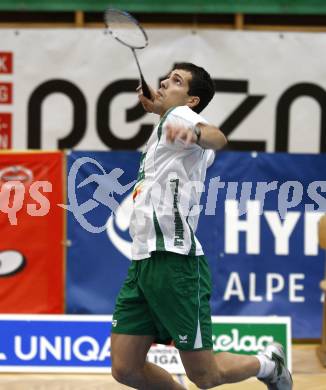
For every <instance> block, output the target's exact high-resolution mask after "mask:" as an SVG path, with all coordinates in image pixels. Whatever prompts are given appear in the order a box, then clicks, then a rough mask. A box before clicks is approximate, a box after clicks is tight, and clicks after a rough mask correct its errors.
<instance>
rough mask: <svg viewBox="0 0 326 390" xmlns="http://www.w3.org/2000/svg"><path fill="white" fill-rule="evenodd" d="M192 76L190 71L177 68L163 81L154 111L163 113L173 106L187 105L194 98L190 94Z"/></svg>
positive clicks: (155, 101)
mask: <svg viewBox="0 0 326 390" xmlns="http://www.w3.org/2000/svg"><path fill="white" fill-rule="evenodd" d="M191 78H192V75H191V73H190V72H188V71H186V70H182V69H175V70H173V71H172V72H171V73H170V74H169V75H168V76H167V78H166V79H165V80H163V81H161V87H160V88H159V89H158V91H157V94H156V97H155V100H154V112H155V113H157V114H160V115H163V114H164V113H165V112H166V111H167V110H169V109H170V108H171V107H176V106H185V105H187V104H188V103H189V102H190V101H191V100H192V98H191V96H189V95H188V91H189V83H190V81H191Z"/></svg>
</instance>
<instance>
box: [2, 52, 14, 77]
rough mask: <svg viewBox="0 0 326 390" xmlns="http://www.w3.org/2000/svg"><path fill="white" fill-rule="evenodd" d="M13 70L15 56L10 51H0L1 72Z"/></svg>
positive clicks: (6, 72) (7, 72)
mask: <svg viewBox="0 0 326 390" xmlns="http://www.w3.org/2000/svg"><path fill="white" fill-rule="evenodd" d="M12 72H13V56H12V53H10V52H0V74H1V73H3V74H10V73H12Z"/></svg>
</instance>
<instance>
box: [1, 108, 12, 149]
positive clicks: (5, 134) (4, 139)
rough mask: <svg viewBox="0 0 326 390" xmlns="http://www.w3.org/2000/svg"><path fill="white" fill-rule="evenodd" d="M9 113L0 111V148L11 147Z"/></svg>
mask: <svg viewBox="0 0 326 390" xmlns="http://www.w3.org/2000/svg"><path fill="white" fill-rule="evenodd" d="M11 122H12V121H11V114H7V113H0V149H10V148H11V144H12V142H11V138H12V137H11V127H12V126H11Z"/></svg>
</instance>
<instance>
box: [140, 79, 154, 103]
mask: <svg viewBox="0 0 326 390" xmlns="http://www.w3.org/2000/svg"><path fill="white" fill-rule="evenodd" d="M140 81H141V88H142V90H143V95H144V96H145V97H146V98H147V99H151V98H152V94H151V91H150V90H149V88H148V85H147V83H146V81H145V79H144V77H143V75H142V76H141V78H140Z"/></svg>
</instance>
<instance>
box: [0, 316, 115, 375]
mask: <svg viewBox="0 0 326 390" xmlns="http://www.w3.org/2000/svg"><path fill="white" fill-rule="evenodd" d="M0 334H1V345H0V371H2V372H10V371H20V372H21V371H24V372H37V371H39V372H47V371H51V372H107V373H108V372H110V368H111V354H110V353H111V352H110V351H111V348H110V347H111V344H110V334H111V317H110V316H64V315H57V316H54V315H53V316H49V315H48V316H37V315H34V316H32V315H20V316H14V315H7V316H0Z"/></svg>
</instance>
